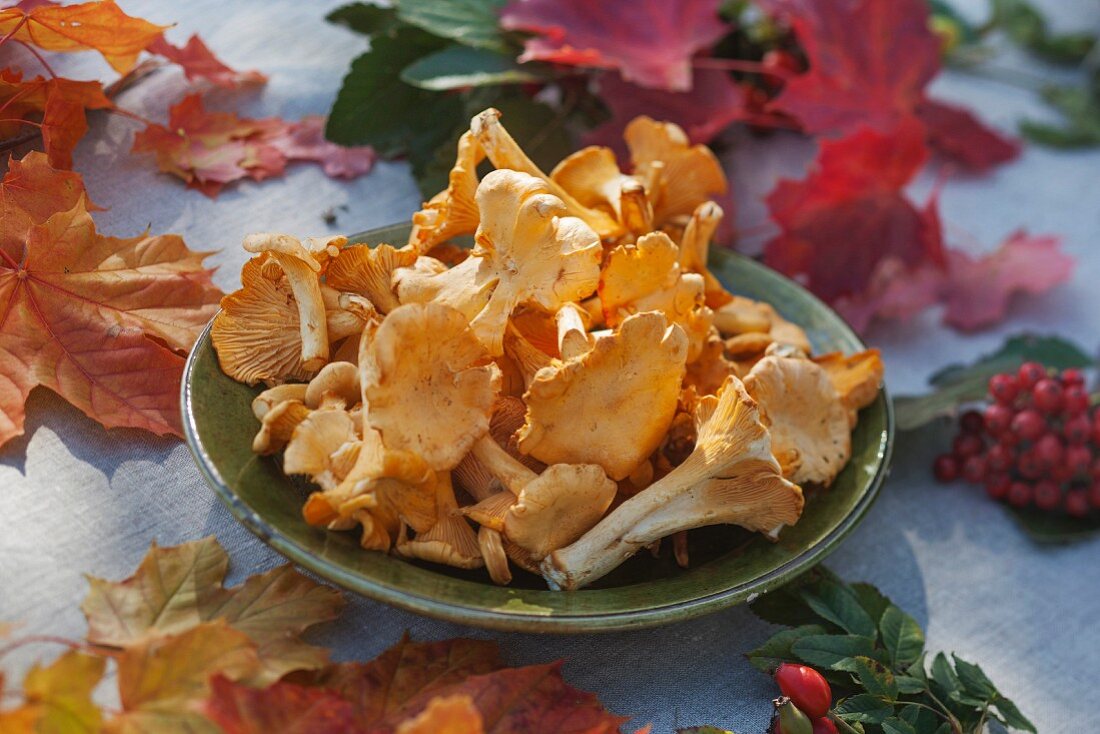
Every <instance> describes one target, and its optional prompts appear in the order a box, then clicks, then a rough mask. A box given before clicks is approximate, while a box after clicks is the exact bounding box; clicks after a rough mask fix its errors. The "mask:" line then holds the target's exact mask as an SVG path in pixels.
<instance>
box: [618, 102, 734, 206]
mask: <svg viewBox="0 0 1100 734" xmlns="http://www.w3.org/2000/svg"><path fill="white" fill-rule="evenodd" d="M623 138H624V139H625V140H626V146H627V147H628V148H629V149H630V158H631V162H632V163H633V164H634V175H635V176H637V177H638V178H639V179H641V180H642V183H644V184H645V188H646V192H647V193H648V194H649V200H650V201H651V202H652V203H653V219H654V222H655V224H656V226H658V227H660V226H661V225H663V224H664V223H665V222H667V221H668V220H670V219H672V218H674V217H679V216H684V217H687V216H690V215H691V213H692V212H693V211H695V208H696V207H697V206H699V205H700V204H702V203H703V202H705V201H707V200H709V199H712V198H714V197H718V196H723V195H724V194H725V193H726V191H727V190H728V189H729V184H728V183H727V182H726V174H725V173H723V172H722V166H721V165H720V164H719V163H718V159H717V158H715V157H714V153H712V152H711V150H710V148H708V147H707V146H705V145H691V143H690V141H689V140H688V137H687V135H686V134H685V133H684V131H683V129H682V128H680V127H679V126H678V125H675V124H673V123H671V122H656V121H655V120H653V119H651V118H649V117H645V116H642V117H636V118H634V119H633V120H632V121H631V122H630V124H629V125H627V126H626V130H624V131H623Z"/></svg>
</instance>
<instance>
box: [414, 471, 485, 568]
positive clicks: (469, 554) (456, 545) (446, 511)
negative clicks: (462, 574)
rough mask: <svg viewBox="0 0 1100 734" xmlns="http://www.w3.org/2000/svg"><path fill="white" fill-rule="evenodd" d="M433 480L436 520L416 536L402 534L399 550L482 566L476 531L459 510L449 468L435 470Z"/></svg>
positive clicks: (453, 563)
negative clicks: (410, 536) (409, 537)
mask: <svg viewBox="0 0 1100 734" xmlns="http://www.w3.org/2000/svg"><path fill="white" fill-rule="evenodd" d="M431 483H432V485H433V486H434V488H435V492H436V520H435V523H434V524H433V525H432V526H431V528H429V529H428V530H427V531H426V532H423V533H417V535H416V537H415V538H412V539H406V538H403V537H402V538H400V539H399V540H398V541H397V546H396V547H397V552H398V553H399V554H400V555H402V556H405V557H406V558H419V559H420V560H423V561H431V562H433V563H443V564H446V565H448V566H454V567H456V568H480V567H481V566H482V565H483V561H482V558H481V548H480V547H479V546H478V542H477V535H475V534H474V530H473V528H471V527H470V525H469V524H468V523H467V522H466V520H465V519H464V518H463V517H462V515H461V514H460V513H459V511H458V505H457V503H456V502H455V498H454V488H453V487H452V485H451V474H450V472H436V474H435V476H434V478H433V480H432V482H431Z"/></svg>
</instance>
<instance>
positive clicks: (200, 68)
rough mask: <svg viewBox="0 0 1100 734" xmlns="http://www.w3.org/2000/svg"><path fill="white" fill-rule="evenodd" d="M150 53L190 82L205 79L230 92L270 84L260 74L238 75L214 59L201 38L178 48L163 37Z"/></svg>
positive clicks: (246, 72) (148, 49)
mask: <svg viewBox="0 0 1100 734" xmlns="http://www.w3.org/2000/svg"><path fill="white" fill-rule="evenodd" d="M146 50H147V51H148V52H149V53H154V54H157V55H158V56H163V57H164V58H166V59H168V60H169V61H171V62H172V63H174V64H177V65H179V66H180V68H182V69H183V73H184V76H186V77H187V79H188V81H194V80H196V79H205V80H207V81H209V82H210V83H212V84H216V85H217V86H219V87H224V88H226V89H235V88H236V87H239V86H241V85H243V84H263V83H265V82H266V81H267V77H266V76H264V75H263V74H261V73H260V72H258V71H255V70H251V71H237V70H236V69H232V68H230V67H229V66H227V65H226V64H225V62H224V61H222V60H221V59H219V58H218V57H217V56H215V55H214V52H213V51H211V50H210V49H209V48H208V47H207V45H206V44H205V43H203V41H202V39H201V38H199V37H198V35H193V36H191V38H189V39H188V40H187V43H186V45H183V46H175V45H173V44H171V43H169V42H168V39H166V38H165V37H164V36H161V37H160V38H158V39H157V40H156V41H154V42H153V43H151V44H149V47H148V48H147V49H146Z"/></svg>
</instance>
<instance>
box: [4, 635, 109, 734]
mask: <svg viewBox="0 0 1100 734" xmlns="http://www.w3.org/2000/svg"><path fill="white" fill-rule="evenodd" d="M105 667H106V661H104V660H103V659H102V658H98V657H94V656H92V655H86V654H84V653H82V652H78V651H75V650H71V651H69V652H67V653H65V654H64V655H62V656H61V657H59V658H58V659H57V660H55V661H54V662H53V663H51V664H50V665H48V666H46V667H40V666H38V665H35V666H33V667H32V668H31V669H30V671H29V672H28V673H27V675H26V677H25V678H24V679H23V699H24V700H23V704H22V705H21V706H19V707H18V708H16V709H13V710H10V711H3V712H0V731H3V732H8V734H18V733H19V732H27V734H30V733H31V732H73V733H74V734H76V733H78V732H88V733H89V734H91V733H92V732H98V731H99V727H100V724H101V718H102V717H101V715H100V713H99V708H97V707H96V705H95V704H94V703H93V702H92V690H93V689H95V687H96V685H97V684H98V683H99V680H100V679H101V678H102V677H103V670H104V668H105ZM0 683H2V679H0ZM2 688H3V686H2V685H0V690H2Z"/></svg>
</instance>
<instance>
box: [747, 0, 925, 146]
mask: <svg viewBox="0 0 1100 734" xmlns="http://www.w3.org/2000/svg"><path fill="white" fill-rule="evenodd" d="M761 5H762V7H763V8H764V10H765V11H767V12H770V13H773V14H775V15H778V16H780V17H781V18H783V19H785V20H786V21H787V22H788V23H790V25H791V27H792V28H793V30H794V33H795V35H796V37H797V38H798V42H799V45H800V46H801V47H802V50H803V52H804V53H805V54H806V57H807V59H808V60H809V69H808V70H807V71H806V72H805V73H803V74H799V75H798V76H794V77H791V78H789V79H787V80H786V82H785V84H784V85H783V89H782V90H781V91H780V93H779V94H778V95H777V96H776V98H775V99H773V100H772V101H771V103H770V104H769V106H768V107H769V109H772V110H776V111H779V112H783V113H786V114H788V115H791V116H792V117H794V118H795V119H796V120H798V122H799V123H800V124H801V125H802V127H803V129H804V130H805V131H806V132H808V133H810V134H812V135H817V134H820V133H841V132H846V131H849V130H852V129H854V128H856V127H857V126H861V125H863V126H868V127H872V128H874V129H876V130H880V131H886V130H889V129H891V128H892V127H893V126H894V125H895V124H896V123H897V122H898V120H899V119H900V118H902V117H905V116H907V115H909V114H911V113H912V112H913V110H914V109H915V108H916V106H917V103H918V102H919V101H920V100H921V98H922V97H923V91H924V87H925V86H926V85H927V84H928V82H929V81H931V79H932V77H934V76H935V75H936V73H937V72H938V71H939V69H940V41H939V39H938V38H937V37H936V35H935V34H934V33H932V31H930V30H929V28H928V4H927V2H926V1H925V0H834V1H832V2H820V1H819V0H761ZM899 59H902V60H903V61H900V62H899Z"/></svg>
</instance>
